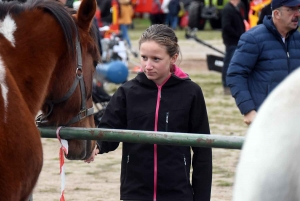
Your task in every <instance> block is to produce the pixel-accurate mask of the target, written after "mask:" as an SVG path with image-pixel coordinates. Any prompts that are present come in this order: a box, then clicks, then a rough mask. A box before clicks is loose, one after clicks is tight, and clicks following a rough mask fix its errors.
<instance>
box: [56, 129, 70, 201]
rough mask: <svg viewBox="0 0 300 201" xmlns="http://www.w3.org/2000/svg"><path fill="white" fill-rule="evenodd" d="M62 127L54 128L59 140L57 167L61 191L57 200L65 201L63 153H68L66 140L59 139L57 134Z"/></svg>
mask: <svg viewBox="0 0 300 201" xmlns="http://www.w3.org/2000/svg"><path fill="white" fill-rule="evenodd" d="M61 128H62V127H61V126H60V127H58V128H57V129H56V136H57V139H58V140H59V142H60V149H59V169H60V180H61V186H60V188H61V191H60V199H59V201H65V197H64V192H65V167H64V164H65V156H64V154H68V148H69V146H68V141H67V140H64V139H61V138H60V136H59V131H60V129H61Z"/></svg>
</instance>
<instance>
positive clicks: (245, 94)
mask: <svg viewBox="0 0 300 201" xmlns="http://www.w3.org/2000/svg"><path fill="white" fill-rule="evenodd" d="M258 57H259V48H258V44H257V42H256V41H255V39H254V37H253V36H252V35H251V34H249V32H246V33H244V34H243V35H242V36H241V38H240V40H239V43H238V46H237V49H236V50H235V53H234V54H233V57H232V59H231V62H230V64H229V67H228V71H227V77H226V82H227V85H228V86H229V87H230V91H231V94H232V96H233V97H234V98H235V102H236V105H237V106H238V108H239V110H240V112H241V113H242V114H243V115H245V114H247V113H248V112H250V111H251V110H255V104H254V102H253V100H252V96H251V94H250V91H249V86H248V77H249V74H250V73H251V71H252V70H253V68H254V67H255V65H256V62H257V60H258Z"/></svg>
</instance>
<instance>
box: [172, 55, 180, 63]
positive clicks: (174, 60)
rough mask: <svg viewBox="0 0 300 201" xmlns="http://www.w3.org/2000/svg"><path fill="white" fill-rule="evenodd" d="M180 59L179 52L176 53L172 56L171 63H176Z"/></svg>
mask: <svg viewBox="0 0 300 201" xmlns="http://www.w3.org/2000/svg"><path fill="white" fill-rule="evenodd" d="M177 59H178V53H176V54H175V55H174V56H173V57H172V58H171V64H175V63H176V61H177Z"/></svg>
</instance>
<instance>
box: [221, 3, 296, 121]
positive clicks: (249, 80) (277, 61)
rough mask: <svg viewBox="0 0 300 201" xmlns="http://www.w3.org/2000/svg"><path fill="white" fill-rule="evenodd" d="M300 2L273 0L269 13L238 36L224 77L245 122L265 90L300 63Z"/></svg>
mask: <svg viewBox="0 0 300 201" xmlns="http://www.w3.org/2000/svg"><path fill="white" fill-rule="evenodd" d="M299 6H300V0H273V1H272V3H271V7H272V16H265V18H264V20H263V24H260V25H257V26H255V27H254V28H252V29H250V30H249V31H247V32H245V33H244V34H243V35H242V36H241V37H240V40H239V42H238V46H237V49H236V51H235V53H234V55H233V57H232V59H231V62H230V65H229V68H228V71H227V77H226V78H227V79H226V81H227V85H228V86H229V87H230V90H231V94H232V96H233V97H234V98H235V101H236V104H237V106H238V108H239V110H240V112H241V113H242V114H243V115H244V122H245V123H246V124H248V125H249V124H251V122H252V121H253V120H254V118H255V116H256V112H257V111H258V109H259V107H260V105H261V104H262V102H263V101H264V100H265V98H266V97H267V96H268V94H269V93H270V92H271V91H272V90H273V89H274V88H275V87H276V86H277V85H278V84H279V83H280V82H281V81H282V80H283V79H284V78H285V77H286V76H288V75H289V74H290V73H291V72H292V71H293V70H295V69H296V68H297V67H299V66H300V33H299V32H298V31H297V29H298V17H299V16H300V13H299ZM274 109H276V108H274Z"/></svg>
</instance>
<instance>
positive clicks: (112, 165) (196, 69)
mask: <svg viewBox="0 0 300 201" xmlns="http://www.w3.org/2000/svg"><path fill="white" fill-rule="evenodd" d="M209 42H210V44H213V45H214V46H216V47H218V48H219V49H221V50H224V47H223V45H222V43H221V41H209ZM133 44H137V43H135V42H133ZM180 46H181V51H182V61H181V63H180V66H181V67H182V69H183V70H184V71H186V72H187V73H189V74H201V73H214V72H209V71H208V69H207V66H206V60H205V57H206V54H210V53H213V54H215V52H214V51H212V50H210V49H209V48H206V47H203V46H202V45H199V44H197V43H195V42H193V41H182V42H180ZM219 93H222V92H221V91H220V92H219ZM218 97H220V98H222V97H223V96H222V94H220V96H218ZM213 101H214V100H213ZM226 101H228V102H230V104H232V105H233V104H234V100H233V99H232V98H231V97H228V98H226ZM216 110H218V109H216ZM217 115H221V116H222V113H221V114H220V113H218V114H217ZM240 118H241V117H240ZM211 129H212V131H211V132H212V133H216V134H217V133H223V132H224V133H225V131H226V130H227V129H228V130H235V131H237V132H235V133H230V132H228V133H227V135H232V134H234V135H236V134H237V135H243V134H244V133H245V131H246V127H245V126H243V125H242V124H241V125H233V124H225V123H218V122H215V121H214V120H213V119H212V122H211ZM42 143H43V149H44V166H43V170H42V172H41V174H40V177H39V181H38V184H37V186H36V187H35V189H34V193H33V200H34V201H57V200H59V197H60V185H61V180H60V174H59V157H58V153H59V147H60V144H59V142H58V140H57V139H45V138H43V139H42ZM239 154H240V151H239V150H227V149H213V164H214V170H213V173H214V174H213V186H212V199H211V200H212V201H229V200H231V196H232V188H233V182H234V172H235V167H236V164H237V161H238V157H239ZM120 160H121V147H119V148H118V149H117V150H116V151H114V152H111V153H109V154H104V155H98V156H97V158H96V160H95V161H94V162H92V163H90V164H86V163H84V162H82V161H65V171H66V184H65V199H66V200H67V201H68V200H69V201H71V200H72V201H92V200H93V201H118V200H119V181H120Z"/></svg>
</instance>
